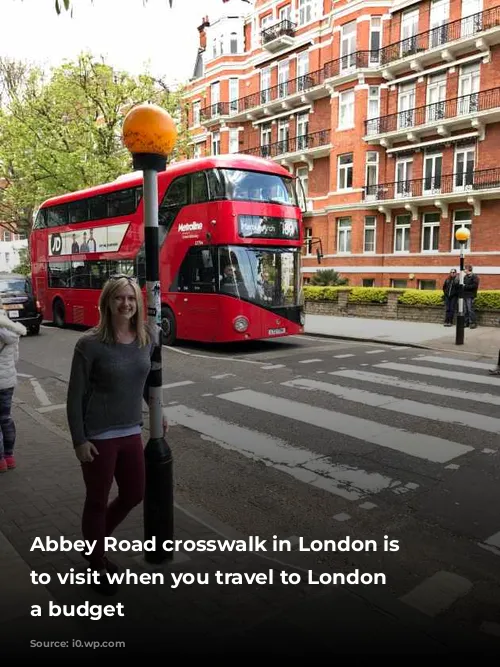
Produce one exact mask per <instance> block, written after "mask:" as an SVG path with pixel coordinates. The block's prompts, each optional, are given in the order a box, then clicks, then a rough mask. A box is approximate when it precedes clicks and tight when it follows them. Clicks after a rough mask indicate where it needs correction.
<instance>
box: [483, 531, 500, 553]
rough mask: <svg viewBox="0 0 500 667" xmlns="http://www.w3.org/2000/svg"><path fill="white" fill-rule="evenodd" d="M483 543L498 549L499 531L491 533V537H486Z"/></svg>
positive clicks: (499, 542) (499, 543)
mask: <svg viewBox="0 0 500 667" xmlns="http://www.w3.org/2000/svg"><path fill="white" fill-rule="evenodd" d="M484 543H485V544H489V545H490V546H492V547H497V548H498V549H500V532H498V533H495V534H494V535H491V537H488V539H487V540H485V541H484Z"/></svg>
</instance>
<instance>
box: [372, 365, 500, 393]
mask: <svg viewBox="0 0 500 667" xmlns="http://www.w3.org/2000/svg"><path fill="white" fill-rule="evenodd" d="M374 368H389V369H390V370H393V371H402V372H404V373H417V374H420V375H432V376H434V377H439V378H447V379H450V380H457V381H458V382H473V383H475V384H491V385H495V386H496V387H500V381H499V380H497V379H495V378H494V377H488V376H487V375H485V376H483V375H472V373H458V372H456V373H454V372H452V371H444V370H442V369H441V368H425V367H424V366H422V367H420V366H411V365H410V364H393V363H390V364H384V365H383V366H382V365H381V364H375V365H374ZM443 389H444V391H448V388H443Z"/></svg>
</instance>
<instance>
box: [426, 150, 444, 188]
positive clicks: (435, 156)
mask: <svg viewBox="0 0 500 667" xmlns="http://www.w3.org/2000/svg"><path fill="white" fill-rule="evenodd" d="M438 160H441V169H440V171H439V183H436V162H437V161H438ZM428 162H431V163H432V171H431V176H430V180H431V187H430V188H428V187H427V163H428ZM442 183H443V154H442V153H426V154H425V155H424V164H423V172H422V193H423V194H439V193H440V192H441V186H442ZM436 186H438V187H436Z"/></svg>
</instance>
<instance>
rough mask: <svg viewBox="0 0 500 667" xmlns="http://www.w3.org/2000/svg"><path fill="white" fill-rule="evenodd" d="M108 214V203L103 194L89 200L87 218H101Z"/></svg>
mask: <svg viewBox="0 0 500 667" xmlns="http://www.w3.org/2000/svg"><path fill="white" fill-rule="evenodd" d="M107 215H108V205H107V199H106V197H105V195H98V196H97V197H92V198H91V199H90V200H89V220H101V219H102V218H105V217H106V216H107Z"/></svg>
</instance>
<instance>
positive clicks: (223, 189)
mask: <svg viewBox="0 0 500 667" xmlns="http://www.w3.org/2000/svg"><path fill="white" fill-rule="evenodd" d="M215 172H216V174H214V175H215V176H216V178H217V180H218V181H219V182H218V184H217V187H216V190H218V193H219V195H220V196H221V197H220V198H223V199H229V200H232V201H257V202H264V203H269V204H281V205H286V206H298V205H299V203H298V198H297V193H296V191H295V186H294V183H293V179H292V178H287V177H284V176H278V175H276V174H266V173H264V172H260V171H243V170H241V169H217V170H215ZM209 178H210V177H209ZM210 180H212V179H210ZM211 189H212V191H213V189H214V188H213V187H212V188H211ZM215 198H216V197H215Z"/></svg>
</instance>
